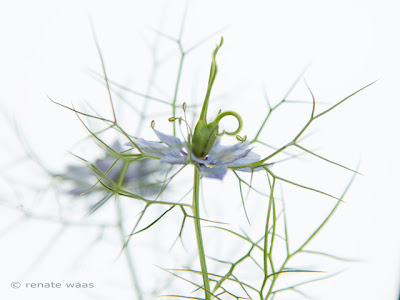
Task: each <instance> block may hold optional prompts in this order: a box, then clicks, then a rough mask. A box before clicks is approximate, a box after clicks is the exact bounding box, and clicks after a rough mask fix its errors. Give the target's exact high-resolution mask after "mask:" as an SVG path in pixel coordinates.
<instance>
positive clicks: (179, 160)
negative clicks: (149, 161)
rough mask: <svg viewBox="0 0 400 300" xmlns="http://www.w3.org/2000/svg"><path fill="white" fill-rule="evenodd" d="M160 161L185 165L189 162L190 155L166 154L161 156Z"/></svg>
mask: <svg viewBox="0 0 400 300" xmlns="http://www.w3.org/2000/svg"><path fill="white" fill-rule="evenodd" d="M160 162H161V163H167V164H172V165H184V164H186V163H187V162H188V157H187V156H173V155H164V156H162V157H161V159H160Z"/></svg>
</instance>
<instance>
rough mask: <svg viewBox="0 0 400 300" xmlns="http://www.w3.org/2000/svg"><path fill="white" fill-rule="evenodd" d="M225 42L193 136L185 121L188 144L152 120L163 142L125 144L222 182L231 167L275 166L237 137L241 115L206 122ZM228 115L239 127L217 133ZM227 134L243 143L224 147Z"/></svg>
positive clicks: (213, 66) (255, 168) (213, 67)
mask: <svg viewBox="0 0 400 300" xmlns="http://www.w3.org/2000/svg"><path fill="white" fill-rule="evenodd" d="M222 43H223V39H222V38H221V42H220V44H219V45H218V46H217V47H216V48H215V50H214V52H213V55H212V63H211V70H210V77H209V80H208V87H207V93H206V97H205V99H204V102H203V107H202V110H201V114H200V118H199V120H198V122H197V123H196V127H195V129H194V132H193V134H192V130H191V129H190V128H189V125H188V123H187V121H186V120H184V123H185V124H186V126H187V127H188V139H187V140H188V142H187V143H184V142H182V141H181V140H180V139H179V138H177V137H176V136H170V135H166V134H164V133H161V132H159V131H157V130H155V129H154V123H153V122H154V121H153V122H152V127H153V129H154V131H155V133H156V134H157V136H158V138H159V139H160V141H161V142H154V141H147V140H144V139H138V140H136V141H135V142H134V143H135V144H134V145H133V144H132V143H128V144H126V145H128V146H131V147H136V148H138V149H139V150H140V151H141V152H143V153H144V154H147V155H149V156H152V157H156V158H159V159H160V162H161V163H168V164H183V165H186V164H188V163H193V164H197V165H199V168H200V174H201V175H202V176H203V177H209V178H217V179H223V178H224V176H225V174H226V172H227V171H228V168H234V169H235V170H237V171H243V172H254V171H260V170H263V168H264V167H265V166H271V165H272V164H264V160H260V157H259V156H258V155H257V154H255V153H254V152H252V149H251V148H249V142H247V141H245V139H243V138H241V137H240V136H238V135H237V134H238V133H239V132H240V130H241V129H242V118H241V117H240V115H239V114H238V113H236V112H233V111H226V112H223V113H219V114H218V115H217V117H216V118H215V119H214V121H212V122H210V123H208V122H207V110H208V104H209V100H210V94H211V88H212V86H213V84H214V80H215V77H216V75H217V63H216V61H215V57H216V55H217V52H218V50H219V48H220V47H221V46H222ZM185 110H186V104H185V103H184V104H183V111H184V112H185ZM185 116H186V115H185ZM226 116H233V117H235V118H236V120H237V121H238V128H237V129H236V130H235V131H233V132H226V131H225V130H224V131H222V132H218V130H219V122H220V121H221V120H222V119H223V118H224V117H226ZM185 118H186V117H185ZM176 120H179V121H182V120H183V119H182V118H177V117H175V116H173V117H171V118H170V119H169V121H171V122H175V121H176ZM174 126H175V124H174ZM174 128H175V127H174ZM224 134H227V135H236V137H237V139H238V140H240V141H241V142H239V143H237V144H235V145H231V146H223V145H221V144H220V138H221V136H222V135H224Z"/></svg>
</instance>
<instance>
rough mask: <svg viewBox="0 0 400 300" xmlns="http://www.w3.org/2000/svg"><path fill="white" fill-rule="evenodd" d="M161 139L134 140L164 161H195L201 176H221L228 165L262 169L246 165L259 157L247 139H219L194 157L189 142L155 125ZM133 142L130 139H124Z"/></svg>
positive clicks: (255, 169) (245, 169)
mask: <svg viewBox="0 0 400 300" xmlns="http://www.w3.org/2000/svg"><path fill="white" fill-rule="evenodd" d="M154 132H155V133H156V134H157V136H158V138H159V139H160V141H161V142H155V141H147V140H144V139H138V140H137V141H135V144H136V146H137V147H139V148H140V149H141V150H142V151H143V152H144V153H145V154H148V155H151V156H155V157H158V158H160V162H161V163H167V164H183V165H185V164H188V163H190V162H192V163H195V164H198V165H199V167H200V174H201V175H202V176H203V177H209V178H216V179H221V180H222V179H223V178H224V176H225V174H226V173H227V171H228V168H230V167H238V166H243V167H240V168H236V169H235V170H236V171H242V172H253V171H260V170H263V168H262V167H256V168H251V167H246V166H245V165H249V164H252V163H255V162H258V161H259V160H260V156H259V155H258V154H256V153H254V152H252V149H251V148H249V142H247V141H243V142H239V143H237V144H234V145H230V146H225V145H221V144H220V139H217V140H216V142H215V143H214V144H213V146H212V147H211V149H210V151H209V152H208V153H207V155H206V156H205V157H203V158H199V157H197V156H196V155H195V154H194V153H193V152H192V153H191V152H190V145H188V144H187V143H184V142H182V141H181V140H180V139H179V138H177V137H175V136H171V135H167V134H164V133H162V132H159V131H158V130H155V129H154ZM126 145H127V146H132V147H133V145H132V143H127V144H126Z"/></svg>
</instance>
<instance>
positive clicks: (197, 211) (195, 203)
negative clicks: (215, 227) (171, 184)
mask: <svg viewBox="0 0 400 300" xmlns="http://www.w3.org/2000/svg"><path fill="white" fill-rule="evenodd" d="M199 195H200V173H199V170H198V168H197V167H195V168H194V181H193V203H192V211H193V216H194V227H195V230H196V239H197V251H198V253H199V259H200V266H201V273H202V275H203V283H204V293H205V299H206V300H210V299H211V293H210V280H209V278H208V271H207V264H206V255H205V253H204V245H203V237H202V234H201V225H200V205H199V202H200V201H199V198H200V197H199Z"/></svg>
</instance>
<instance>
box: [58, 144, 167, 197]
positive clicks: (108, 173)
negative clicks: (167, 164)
mask: <svg viewBox="0 0 400 300" xmlns="http://www.w3.org/2000/svg"><path fill="white" fill-rule="evenodd" d="M111 148H112V149H113V150H114V151H115V152H122V151H123V149H122V146H121V144H120V143H119V142H114V143H113V144H112V145H111ZM115 161H116V158H115V157H112V156H111V154H110V153H105V155H104V156H102V157H100V158H98V159H96V160H95V161H94V163H93V164H92V167H88V166H77V165H69V166H67V170H66V172H65V173H64V174H63V175H62V177H63V178H64V179H67V180H70V181H72V182H73V184H74V187H73V188H72V189H71V190H69V191H68V192H69V193H70V194H73V195H80V194H82V193H85V192H87V191H89V192H91V191H93V190H94V189H92V186H93V184H94V183H95V182H96V180H97V178H102V179H101V182H102V183H103V184H105V185H108V186H110V185H111V186H112V185H114V184H116V183H117V182H118V180H119V179H120V176H121V173H122V169H123V168H124V164H126V163H127V162H126V161H124V160H122V159H119V160H118V161H117V162H115ZM159 171H160V163H159V162H158V161H156V160H152V159H148V158H145V159H141V160H137V161H133V162H130V163H129V166H128V168H127V170H126V173H125V174H124V177H123V178H122V185H123V186H126V187H130V188H131V189H133V190H134V191H135V192H137V193H139V194H140V195H142V196H146V195H153V194H156V193H158V192H159V190H160V184H158V183H157V182H156V181H154V180H151V178H150V177H151V176H152V175H154V174H155V173H156V172H159ZM94 175H96V177H95V176H94ZM99 188H100V189H102V185H101V184H99V185H98V187H96V189H95V190H98V189H99ZM103 190H104V189H103Z"/></svg>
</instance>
